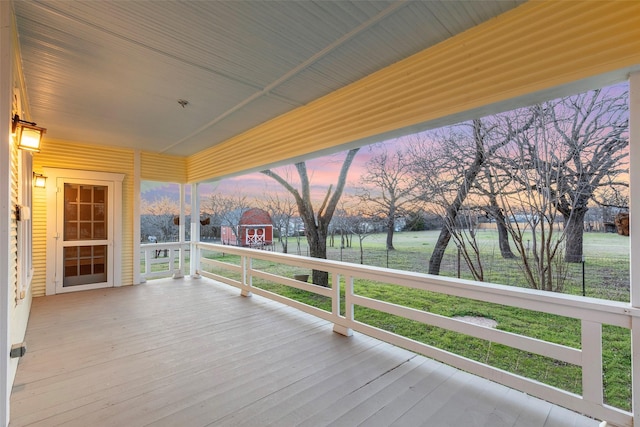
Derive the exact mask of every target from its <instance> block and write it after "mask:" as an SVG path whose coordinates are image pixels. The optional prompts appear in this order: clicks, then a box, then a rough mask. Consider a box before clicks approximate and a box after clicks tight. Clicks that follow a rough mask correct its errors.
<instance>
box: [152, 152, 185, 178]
mask: <svg viewBox="0 0 640 427" xmlns="http://www.w3.org/2000/svg"><path fill="white" fill-rule="evenodd" d="M140 169H141V171H140V175H141V179H143V180H147V181H160V182H177V183H179V184H185V183H186V182H187V159H186V158H185V157H176V156H168V155H165V154H157V153H148V152H142V153H140Z"/></svg>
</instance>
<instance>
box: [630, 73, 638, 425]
mask: <svg viewBox="0 0 640 427" xmlns="http://www.w3.org/2000/svg"><path fill="white" fill-rule="evenodd" d="M636 145H638V147H636ZM638 191H640V72H636V73H633V74H631V75H630V76H629V231H630V232H629V236H630V238H629V241H630V247H629V264H630V265H629V269H630V272H629V279H630V282H631V283H630V285H629V288H630V289H629V290H630V293H631V305H632V306H633V307H634V308H640V268H636V265H638V262H640V196H639V195H638V193H637V192H638ZM634 192H635V195H634ZM631 351H632V353H631V354H632V361H631V362H632V363H631V379H632V405H633V425H636V426H640V318H638V317H634V318H633V319H632V321H631Z"/></svg>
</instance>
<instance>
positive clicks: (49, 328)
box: [10, 279, 598, 427]
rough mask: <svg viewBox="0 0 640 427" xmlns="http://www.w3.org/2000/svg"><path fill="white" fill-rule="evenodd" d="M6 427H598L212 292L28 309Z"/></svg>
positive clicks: (186, 284)
mask: <svg viewBox="0 0 640 427" xmlns="http://www.w3.org/2000/svg"><path fill="white" fill-rule="evenodd" d="M26 342H27V349H28V351H27V354H26V355H25V356H24V357H23V359H22V360H21V362H20V366H19V369H18V374H17V378H16V381H15V385H14V388H13V393H12V396H11V424H10V425H11V426H13V427H17V426H47V427H49V426H58V425H65V426H82V427H87V426H127V427H134V426H146V425H153V426H188V427H192V426H207V425H216V426H217V425H220V426H227V425H228V426H231V425H240V426H264V425H275V426H292V425H305V426H323V425H336V426H356V425H365V426H389V425H397V426H417V425H423V426H437V427H440V426H452V427H462V426H464V427H467V426H491V427H499V426H522V427H525V426H526V427H543V426H544V427H560V426H573V427H582V426H586V427H590V426H597V425H598V423H597V422H596V421H594V420H590V419H588V418H584V417H581V416H579V415H577V414H575V413H573V412H571V411H568V410H565V409H563V408H560V407H557V406H554V405H551V404H549V403H546V402H543V401H541V400H538V399H535V398H532V397H530V396H527V395H525V394H523V393H520V392H517V391H514V390H511V389H509V388H506V387H503V386H501V385H497V384H495V383H492V382H490V381H486V380H483V379H480V378H479V377H476V376H473V375H469V374H467V373H464V372H462V371H458V370H456V369H453V368H451V367H448V366H446V365H442V364H440V363H437V362H434V361H432V360H430V359H427V358H424V357H422V356H418V355H415V354H413V353H411V352H408V351H405V350H402V349H400V348H397V347H393V346H391V345H389V344H386V343H383V342H380V341H378V340H375V339H372V338H369V337H367V336H364V335H361V334H355V335H354V336H353V337H351V338H346V337H343V336H341V335H338V334H335V333H333V332H332V325H331V324H329V323H327V322H325V321H323V320H319V319H317V318H314V317H312V316H310V315H307V314H304V313H300V312H298V311H297V310H294V309H291V308H288V307H286V306H283V305H281V304H278V303H275V302H272V301H269V300H266V299H263V298H260V297H257V296H254V297H252V298H243V297H241V296H239V291H238V290H237V289H233V288H230V287H227V286H225V285H221V284H218V283H215V282H213V281H210V280H207V279H201V280H190V279H180V280H173V279H162V280H156V281H152V282H149V283H147V284H145V285H140V286H130V287H124V288H115V289H104V290H97V291H87V292H78V293H72V294H65V295H58V296H54V297H45V298H37V299H34V302H33V310H32V314H31V320H30V322H29V327H28V331H27V337H26Z"/></svg>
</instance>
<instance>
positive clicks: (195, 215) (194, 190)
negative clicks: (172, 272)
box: [189, 184, 200, 279]
mask: <svg viewBox="0 0 640 427" xmlns="http://www.w3.org/2000/svg"><path fill="white" fill-rule="evenodd" d="M196 243H200V184H191V250H190V252H189V254H190V255H189V256H190V262H189V274H190V275H191V278H193V279H199V278H200V250H199V249H198V247H197V246H196Z"/></svg>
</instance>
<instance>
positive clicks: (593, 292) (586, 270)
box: [275, 245, 630, 301]
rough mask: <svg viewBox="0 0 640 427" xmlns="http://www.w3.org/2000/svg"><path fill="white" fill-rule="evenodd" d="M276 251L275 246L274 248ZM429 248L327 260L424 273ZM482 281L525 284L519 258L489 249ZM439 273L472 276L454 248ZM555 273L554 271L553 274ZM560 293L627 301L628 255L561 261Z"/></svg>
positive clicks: (333, 252) (340, 254)
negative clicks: (561, 279)
mask: <svg viewBox="0 0 640 427" xmlns="http://www.w3.org/2000/svg"><path fill="white" fill-rule="evenodd" d="M275 250H277V249H275ZM289 253H293V254H298V255H303V256H309V248H308V246H307V245H300V247H297V245H290V246H289ZM430 257H431V252H430V251H417V250H407V249H403V248H397V249H395V250H385V249H371V248H365V249H364V250H363V252H362V253H361V252H360V248H358V247H347V248H339V247H334V248H327V259H331V260H336V261H344V262H351V263H355V264H365V265H372V266H377V267H385V268H393V269H398V270H405V271H414V272H419V273H427V272H428V270H429V258H430ZM481 263H482V270H483V273H484V274H483V276H484V281H485V282H492V283H499V284H503V285H509V286H520V287H527V286H528V284H527V281H526V279H525V276H524V273H523V271H524V270H523V264H522V260H521V259H520V258H519V257H517V256H516V258H512V259H504V258H502V257H501V255H500V251H499V250H497V249H495V250H488V251H487V252H486V253H485V254H484V255H483V257H482V259H481ZM440 274H441V275H443V276H449V277H460V278H463V279H473V275H472V274H471V271H470V269H469V267H468V266H467V264H466V263H465V261H464V258H463V257H462V256H461V255H460V254H459V253H458V251H457V250H456V248H455V247H454V248H453V249H450V250H447V252H446V253H445V255H444V258H443V259H442V264H441V266H440ZM554 274H557V273H554ZM562 275H563V277H564V281H563V283H564V286H563V289H562V292H564V293H568V294H574V295H584V296H589V297H594V298H603V299H608V300H613V301H629V283H630V280H629V257H628V256H622V257H620V256H593V255H585V257H584V261H583V262H579V263H564V264H563V273H562Z"/></svg>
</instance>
